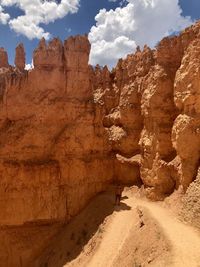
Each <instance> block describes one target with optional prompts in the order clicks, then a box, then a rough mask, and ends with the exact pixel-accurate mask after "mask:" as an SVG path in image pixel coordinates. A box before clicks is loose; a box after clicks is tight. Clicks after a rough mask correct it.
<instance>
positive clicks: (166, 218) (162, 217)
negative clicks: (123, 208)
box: [129, 200, 200, 267]
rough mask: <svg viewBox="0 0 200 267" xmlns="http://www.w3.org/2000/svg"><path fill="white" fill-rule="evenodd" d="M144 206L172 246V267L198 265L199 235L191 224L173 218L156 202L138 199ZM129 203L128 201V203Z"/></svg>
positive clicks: (199, 253)
mask: <svg viewBox="0 0 200 267" xmlns="http://www.w3.org/2000/svg"><path fill="white" fill-rule="evenodd" d="M137 203H138V204H139V205H141V206H143V207H146V208H147V209H148V210H149V211H150V213H151V215H152V216H153V217H154V218H155V220H156V221H157V222H158V224H159V226H160V227H161V228H162V229H163V231H164V234H165V236H166V238H167V239H169V241H170V243H171V246H172V264H171V265H170V266H173V267H175V266H176V267H200V235H199V233H198V232H197V231H196V230H195V229H194V228H193V227H191V226H189V225H185V224H183V223H182V222H180V221H178V220H177V219H176V218H174V217H173V216H172V215H171V214H170V213H169V212H168V211H167V209H166V208H163V207H161V206H159V205H158V204H156V203H149V202H146V201H138V200H137ZM129 204H130V203H129Z"/></svg>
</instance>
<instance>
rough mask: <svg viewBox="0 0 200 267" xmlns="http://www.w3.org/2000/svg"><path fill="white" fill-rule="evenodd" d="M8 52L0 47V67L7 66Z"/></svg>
mask: <svg viewBox="0 0 200 267" xmlns="http://www.w3.org/2000/svg"><path fill="white" fill-rule="evenodd" d="M8 67H9V64H8V54H7V52H6V51H5V49H4V48H3V47H1V48H0V68H8Z"/></svg>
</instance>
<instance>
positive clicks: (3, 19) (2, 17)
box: [0, 6, 10, 24]
mask: <svg viewBox="0 0 200 267" xmlns="http://www.w3.org/2000/svg"><path fill="white" fill-rule="evenodd" d="M9 19H10V15H9V14H7V13H4V9H3V8H2V7H1V6H0V23H1V24H7V22H8V20H9Z"/></svg>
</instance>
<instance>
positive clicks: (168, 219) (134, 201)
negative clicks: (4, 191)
mask: <svg viewBox="0 0 200 267" xmlns="http://www.w3.org/2000/svg"><path fill="white" fill-rule="evenodd" d="M140 192H141V191H138V190H137V189H136V188H135V187H133V188H131V189H130V188H126V189H125V191H124V192H123V196H122V201H121V204H120V206H115V205H114V194H113V192H112V191H110V190H109V192H104V193H102V194H99V195H98V196H97V197H95V198H94V199H93V200H92V201H91V202H90V203H89V205H88V206H87V207H86V208H85V209H84V210H83V211H82V212H81V213H80V214H79V215H78V216H76V217H75V218H73V219H72V220H71V222H70V223H69V224H68V225H65V226H63V225H53V226H52V225H40V226H39V225H37V226H33V225H26V226H23V227H19V228H12V227H11V228H8V229H4V230H3V229H2V230H1V232H0V234H1V240H2V241H3V242H2V246H1V248H0V258H1V259H3V260H4V262H6V261H5V258H6V257H7V258H9V257H10V260H8V261H7V265H6V266H9V267H10V266H17V267H18V266H23V267H26V266H29V267H63V266H64V267H104V266H108V267H114V266H115V267H139V266H140V267H145V266H152V267H165V266H169V267H172V266H173V267H199V266H200V254H199V251H200V233H199V232H198V230H197V229H196V228H194V227H192V226H190V225H187V224H185V223H183V222H181V221H180V220H179V219H178V217H177V216H175V212H174V209H173V211H172V210H171V209H170V208H169V206H167V205H166V203H164V202H156V203H155V202H151V201H149V200H146V199H145V198H143V197H142V195H141V193H140ZM171 205H172V206H173V204H172V203H171ZM2 235H3V236H4V238H2ZM6 248H9V250H8V249H7V251H6ZM11 248H12V249H11ZM5 251H6V253H7V254H5ZM3 252H4V256H3ZM2 257H3V258H2ZM2 267H3V266H2Z"/></svg>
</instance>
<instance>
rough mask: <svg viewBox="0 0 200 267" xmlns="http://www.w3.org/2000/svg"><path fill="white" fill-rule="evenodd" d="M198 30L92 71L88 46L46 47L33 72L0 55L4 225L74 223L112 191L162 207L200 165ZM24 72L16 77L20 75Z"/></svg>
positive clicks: (20, 58)
mask: <svg viewBox="0 0 200 267" xmlns="http://www.w3.org/2000/svg"><path fill="white" fill-rule="evenodd" d="M199 30H200V24H199V23H197V24H196V25H194V26H192V27H190V28H188V29H186V30H185V31H184V32H182V33H181V34H180V36H178V37H172V38H165V39H163V40H162V41H161V43H160V44H159V45H158V47H157V48H156V49H155V50H151V49H150V48H149V47H147V46H145V47H144V49H143V50H142V51H141V50H140V49H139V48H138V49H137V51H136V53H135V54H133V55H129V56H127V58H126V59H124V60H119V62H118V64H117V66H116V67H115V68H114V69H113V70H112V71H109V70H108V68H107V67H104V68H101V67H100V66H96V67H95V68H93V67H91V66H89V65H88V59H89V53H90V44H89V41H88V39H87V37H86V36H76V37H70V38H69V39H67V40H66V41H65V42H64V44H63V43H62V42H61V41H60V40H59V39H54V40H52V41H51V42H50V43H48V44H47V43H46V42H45V40H44V39H42V40H41V41H40V43H39V46H38V48H36V50H35V51H34V54H33V63H34V69H33V70H31V71H29V72H27V71H23V70H24V65H25V52H24V49H23V46H22V45H20V46H18V47H17V49H16V60H15V64H16V68H13V67H11V66H10V67H9V68H8V62H7V57H6V55H7V54H6V52H5V51H4V50H3V49H1V50H0V101H1V107H0V148H1V149H0V170H1V171H0V177H1V178H0V224H4V225H6V224H9V225H18V224H23V223H25V222H33V221H34V222H36V221H44V220H45V221H48V222H55V221H59V222H61V221H69V220H70V218H71V217H73V216H74V215H75V214H77V213H78V212H79V211H80V210H81V209H82V208H83V207H84V206H85V204H86V203H87V202H88V201H89V199H90V198H91V197H93V196H94V195H96V194H97V193H98V192H101V191H103V190H104V189H106V187H107V185H108V184H110V183H113V182H120V183H123V184H124V185H129V184H136V183H141V181H142V182H143V184H144V185H145V187H146V192H147V195H148V196H149V197H150V198H152V199H162V198H163V197H165V196H166V195H169V194H170V193H172V192H173V190H174V189H175V188H178V187H179V186H180V185H182V186H183V187H184V188H185V189H186V188H187V187H188V185H189V184H190V183H191V182H192V181H193V180H194V179H195V177H196V175H197V170H198V168H199V158H200V150H199V147H200V129H199V127H200V114H199V113H200V98H199V95H200V94H199V88H200V87H199V81H200V78H199V65H200V62H199V58H200V57H199V53H200V43H199ZM19 70H20V71H19Z"/></svg>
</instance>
